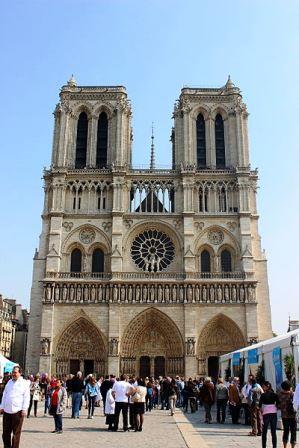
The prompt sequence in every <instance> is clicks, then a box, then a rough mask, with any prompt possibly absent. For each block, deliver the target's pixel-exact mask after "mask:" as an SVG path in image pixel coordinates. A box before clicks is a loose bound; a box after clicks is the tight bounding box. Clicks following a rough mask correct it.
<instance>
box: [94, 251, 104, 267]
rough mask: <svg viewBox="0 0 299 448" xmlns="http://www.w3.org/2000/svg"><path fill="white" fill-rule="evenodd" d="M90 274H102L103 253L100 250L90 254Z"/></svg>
mask: <svg viewBox="0 0 299 448" xmlns="http://www.w3.org/2000/svg"><path fill="white" fill-rule="evenodd" d="M92 272H104V252H103V251H102V250H101V249H95V250H94V251H93V253H92Z"/></svg>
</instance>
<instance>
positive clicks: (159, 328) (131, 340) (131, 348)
mask: <svg viewBox="0 0 299 448" xmlns="http://www.w3.org/2000/svg"><path fill="white" fill-rule="evenodd" d="M151 332H152V333H153V335H154V334H155V336H154V337H157V338H158V339H159V343H160V344H161V343H163V344H164V349H165V356H166V357H167V358H175V357H177V358H181V357H183V356H184V344H183V339H182V335H181V333H180V331H179V329H178V327H177V326H176V324H175V323H174V322H173V320H172V319H170V317H168V316H167V315H166V314H164V313H162V312H161V311H159V310H157V309H156V308H149V309H147V310H145V311H143V312H141V313H140V314H138V315H137V316H136V317H135V318H134V319H133V320H132V321H131V322H130V323H129V324H128V326H127V328H126V330H125V332H124V334H123V337H122V340H121V351H120V353H121V356H122V357H126V358H135V357H136V356H137V355H138V352H139V347H140V343H141V342H142V341H143V337H144V335H147V334H150V333H151Z"/></svg>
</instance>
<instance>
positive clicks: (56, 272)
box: [27, 77, 272, 377]
mask: <svg viewBox="0 0 299 448" xmlns="http://www.w3.org/2000/svg"><path fill="white" fill-rule="evenodd" d="M131 117H132V111H131V104H130V101H129V99H128V95H127V92H126V89H125V87H123V86H79V85H77V83H76V80H75V79H74V78H73V77H72V78H71V79H70V80H69V81H68V83H67V84H66V85H64V86H63V87H62V88H61V91H60V101H59V103H58V104H57V106H56V108H55V111H54V119H55V122H54V135H53V147H52V161H51V166H50V167H49V169H45V171H44V195H45V199H44V209H43V213H42V232H41V235H40V243H39V249H38V250H37V251H36V253H35V256H34V266H33V280H32V289H31V309H30V322H29V336H28V350H27V369H28V371H30V372H32V373H36V372H38V371H39V372H48V373H51V374H57V375H61V374H64V373H75V372H77V371H78V370H81V371H82V372H84V374H88V373H91V372H95V373H98V374H100V375H104V374H108V373H114V374H119V373H120V372H123V373H127V374H136V375H140V376H143V377H144V376H150V375H151V376H155V377H157V376H159V375H168V376H173V375H182V376H185V377H189V376H195V375H205V374H209V375H213V376H216V375H217V373H218V357H219V356H220V355H221V354H224V353H226V352H229V351H232V350H235V349H238V348H240V347H243V346H245V345H248V344H250V343H253V342H257V341H260V340H263V339H266V338H269V337H271V336H272V330H271V310H270V302H269V290H268V279H267V261H266V258H265V254H264V253H263V251H262V250H261V241H260V236H259V234H258V218H259V216H258V212H257V205H256V192H257V181H258V173H257V170H252V169H251V167H250V162H249V145H248V130H247V121H248V112H247V109H246V105H245V104H244V102H243V100H242V96H241V92H240V89H239V88H238V87H236V86H235V85H234V84H233V82H232V81H231V79H230V78H229V79H228V81H227V82H226V84H225V85H224V86H223V87H220V88H189V87H184V88H183V89H182V90H181V92H180V96H179V99H178V100H177V101H176V102H175V105H174V112H173V120H174V123H173V128H172V130H171V142H172V166H171V168H169V169H158V168H156V166H155V154H154V143H153V137H152V145H151V157H150V163H149V167H148V169H139V168H137V167H134V166H132V140H133V138H132V135H133V134H132V128H131Z"/></svg>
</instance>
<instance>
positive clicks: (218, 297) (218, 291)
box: [217, 285, 222, 302]
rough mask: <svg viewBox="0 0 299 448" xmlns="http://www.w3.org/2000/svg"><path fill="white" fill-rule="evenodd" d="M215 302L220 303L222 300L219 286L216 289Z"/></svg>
mask: <svg viewBox="0 0 299 448" xmlns="http://www.w3.org/2000/svg"><path fill="white" fill-rule="evenodd" d="M217 300H218V302H221V300H222V289H221V286H220V285H218V288H217Z"/></svg>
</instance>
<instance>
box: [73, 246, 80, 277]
mask: <svg viewBox="0 0 299 448" xmlns="http://www.w3.org/2000/svg"><path fill="white" fill-rule="evenodd" d="M81 265H82V254H81V250H80V249H74V250H73V251H72V253H71V272H81Z"/></svg>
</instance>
